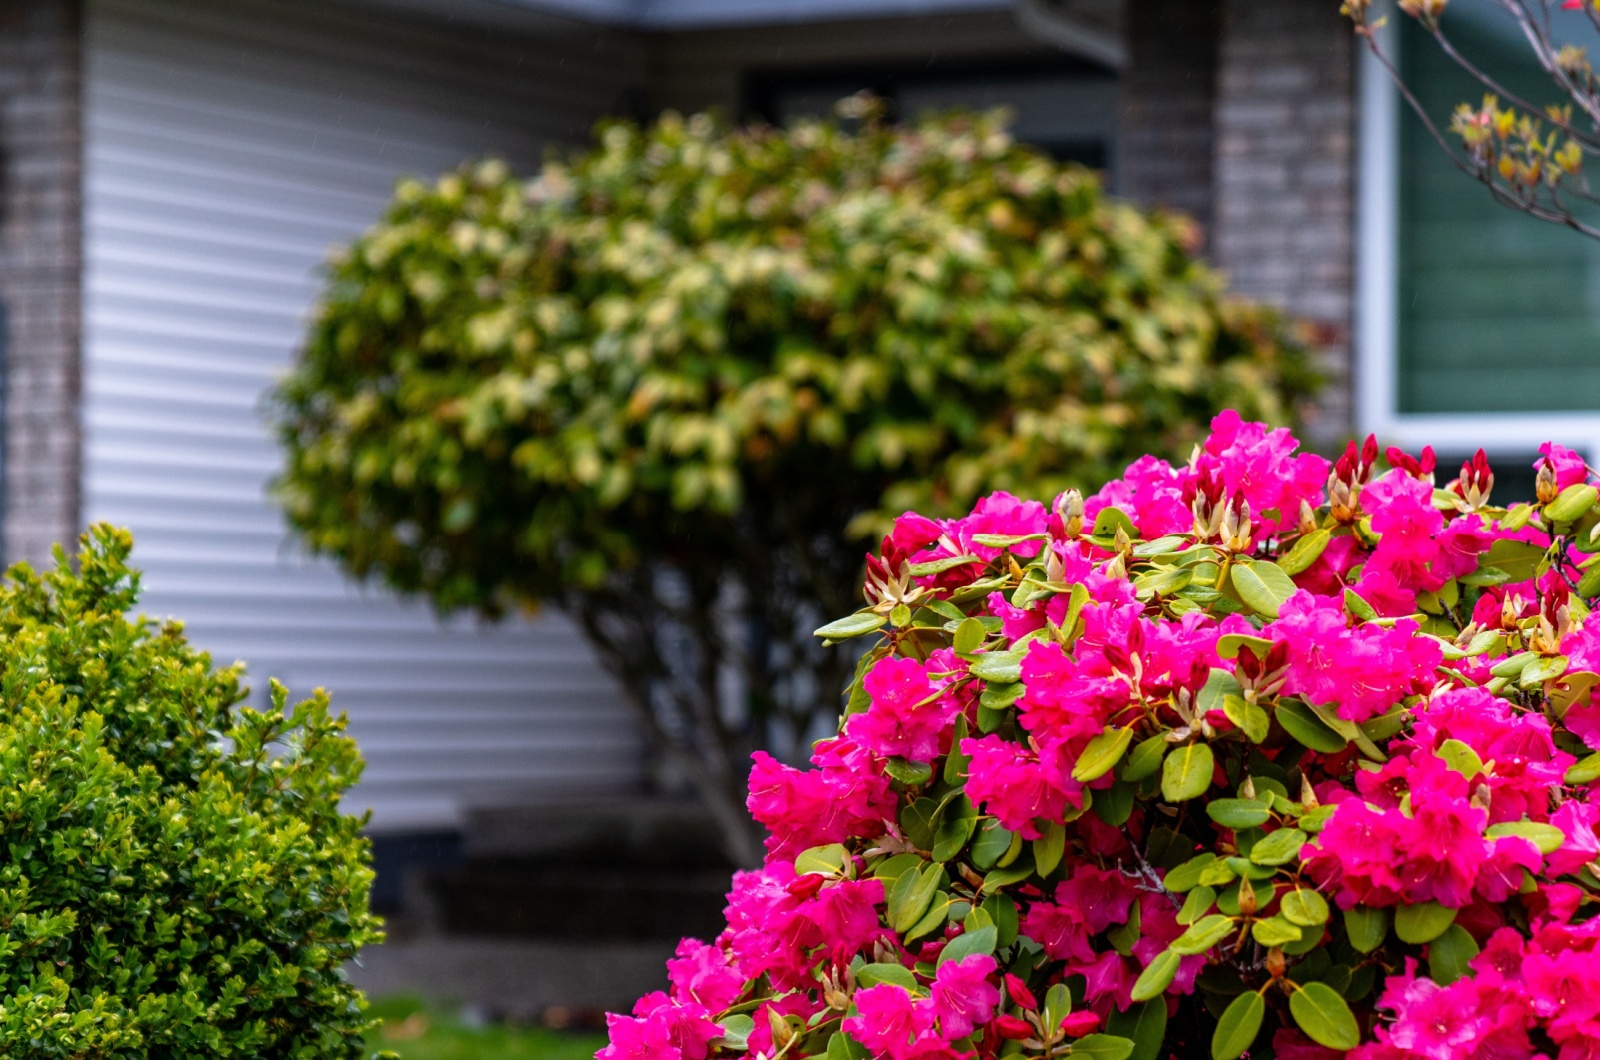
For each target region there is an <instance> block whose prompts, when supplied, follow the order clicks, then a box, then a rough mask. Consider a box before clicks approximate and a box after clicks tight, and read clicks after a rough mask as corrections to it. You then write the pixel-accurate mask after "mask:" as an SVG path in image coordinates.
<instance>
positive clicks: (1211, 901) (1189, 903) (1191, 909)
mask: <svg viewBox="0 0 1600 1060" xmlns="http://www.w3.org/2000/svg"><path fill="white" fill-rule="evenodd" d="M1216 902H1217V892H1216V891H1213V890H1212V889H1211V888H1210V887H1196V888H1194V889H1193V890H1192V891H1190V892H1189V893H1188V895H1186V896H1185V897H1184V900H1183V908H1182V909H1179V910H1178V923H1180V924H1193V923H1194V922H1195V921H1196V920H1199V919H1200V918H1201V917H1202V916H1205V915H1206V914H1207V913H1209V912H1210V911H1211V907H1212V906H1213V905H1215V904H1216Z"/></svg>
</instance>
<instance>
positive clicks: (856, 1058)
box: [828, 1031, 872, 1060]
mask: <svg viewBox="0 0 1600 1060" xmlns="http://www.w3.org/2000/svg"><path fill="white" fill-rule="evenodd" d="M871 1056H872V1050H870V1049H868V1048H867V1047H866V1046H864V1045H862V1044H861V1043H860V1042H858V1041H856V1040H855V1039H854V1038H851V1037H850V1036H849V1035H847V1034H845V1033H844V1032H843V1031H835V1032H834V1035H833V1037H832V1038H829V1039H828V1060H868V1058H869V1057H871Z"/></svg>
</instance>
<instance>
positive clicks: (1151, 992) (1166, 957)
mask: <svg viewBox="0 0 1600 1060" xmlns="http://www.w3.org/2000/svg"><path fill="white" fill-rule="evenodd" d="M1182 959H1183V958H1182V957H1180V956H1179V955H1178V953H1177V952H1176V951H1174V950H1171V949H1165V950H1162V951H1161V952H1160V953H1158V954H1156V959H1155V960H1153V961H1151V962H1150V964H1149V965H1148V966H1147V967H1146V968H1145V970H1144V971H1142V972H1140V973H1139V978H1137V979H1135V980H1134V981H1133V1000H1135V1001H1149V1000H1150V999H1151V998H1153V997H1160V996H1161V994H1162V992H1163V991H1165V990H1166V989H1167V987H1169V986H1171V985H1172V980H1173V977H1175V976H1176V975H1177V974H1178V964H1179V962H1180V961H1182Z"/></svg>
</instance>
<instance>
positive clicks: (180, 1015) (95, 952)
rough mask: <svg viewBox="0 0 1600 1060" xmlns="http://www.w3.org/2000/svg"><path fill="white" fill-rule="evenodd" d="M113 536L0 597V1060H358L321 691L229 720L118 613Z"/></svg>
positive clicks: (348, 750)
mask: <svg viewBox="0 0 1600 1060" xmlns="http://www.w3.org/2000/svg"><path fill="white" fill-rule="evenodd" d="M131 544H132V542H131V538H130V537H129V535H128V534H127V532H126V531H121V530H114V529H111V528H108V527H95V528H94V529H92V530H91V531H90V532H89V534H88V535H86V537H85V541H84V546H83V550H82V551H81V553H80V554H79V556H78V558H77V563H76V567H77V569H76V570H74V569H73V566H72V565H70V564H69V563H68V561H67V558H66V556H65V554H64V553H61V552H60V551H59V550H58V553H57V565H56V567H55V569H53V570H50V571H48V572H46V573H43V574H37V573H35V572H33V571H32V570H30V569H29V568H28V567H26V566H20V565H19V566H17V567H15V568H13V569H12V570H11V572H10V575H9V583H8V584H6V585H5V586H4V587H3V588H0V694H3V696H4V704H3V707H0V711H3V713H0V852H3V853H0V1056H7V1057H28V1058H42V1057H72V1058H90V1057H93V1058H136V1057H137V1058H144V1057H152V1058H154V1057H160V1058H167V1057H184V1058H187V1057H195V1058H199V1057H208V1058H209V1057H242V1058H250V1060H265V1058H277V1057H284V1058H288V1057H296V1058H308V1060H309V1058H312V1057H315V1058H317V1060H323V1058H331V1057H356V1056H360V1055H362V1053H363V1051H364V1048H363V1033H364V1032H365V1031H366V1029H367V1025H368V1020H367V1019H366V1017H365V1016H364V1014H363V1010H364V1008H365V1003H364V1001H363V1000H362V998H361V995H360V994H359V993H358V992H357V991H356V990H355V989H354V988H353V987H352V986H351V985H350V984H349V983H348V982H347V981H346V980H345V976H344V973H343V969H342V965H343V964H344V962H345V961H346V960H348V959H349V958H351V957H352V956H354V955H355V953H356V952H357V951H358V950H359V949H360V947H361V946H362V945H363V944H365V943H367V942H371V941H374V940H375V939H377V938H378V937H379V936H378V932H377V927H378V921H377V920H376V919H375V918H374V917H373V916H372V915H371V914H370V913H369V912H368V908H367V894H368V888H369V885H370V883H371V879H372V872H371V870H370V868H369V867H368V860H369V859H368V851H367V841H366V840H365V839H364V838H362V836H361V834H360V827H361V824H362V822H361V821H360V820H359V819H357V818H354V817H348V816H345V815H343V814H341V813H340V812H339V798H340V795H341V794H342V793H343V792H344V791H345V790H346V789H347V788H349V786H350V785H351V784H352V783H354V782H355V780H356V778H357V776H358V775H359V773H360V770H361V760H360V758H359V756H358V754H357V752H356V748H355V745H354V743H353V742H352V741H351V740H350V739H349V738H347V737H345V736H343V735H342V730H343V728H344V719H343V718H342V717H341V718H336V717H333V716H331V715H330V713H329V709H328V699H327V696H326V694H325V693H322V692H320V691H319V692H318V693H317V694H316V695H315V696H313V697H312V698H311V699H309V700H307V701H306V702H303V703H301V704H299V705H298V706H295V707H294V708H293V709H292V710H286V709H285V693H284V690H283V688H282V687H281V686H279V685H277V684H276V683H274V685H273V694H272V701H273V705H272V707H271V709H268V710H266V711H264V712H257V711H255V710H251V709H249V708H246V707H243V706H241V705H240V700H241V699H242V696H243V693H242V690H241V687H240V684H239V678H240V674H239V671H238V670H237V669H234V668H227V669H216V668H213V666H212V664H211V660H210V658H209V657H208V656H207V655H205V654H204V653H202V652H199V651H196V650H194V649H193V648H191V647H190V646H189V645H188V644H187V642H186V641H185V640H184V638H183V634H182V631H181V628H179V627H177V626H175V625H168V626H165V627H162V628H160V629H156V628H154V627H153V626H152V624H151V623H148V622H146V621H143V620H139V619H130V618H129V617H127V612H128V611H129V610H130V609H131V608H132V607H133V606H134V604H135V602H136V600H137V596H138V576H137V574H136V573H134V572H133V571H130V570H129V569H128V567H127V562H126V561H127V557H128V552H129V549H130V547H131Z"/></svg>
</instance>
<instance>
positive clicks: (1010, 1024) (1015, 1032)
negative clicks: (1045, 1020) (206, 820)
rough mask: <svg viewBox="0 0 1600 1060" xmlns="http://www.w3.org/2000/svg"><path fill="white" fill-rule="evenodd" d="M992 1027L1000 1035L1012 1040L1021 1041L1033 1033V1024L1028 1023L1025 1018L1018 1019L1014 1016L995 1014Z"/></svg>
mask: <svg viewBox="0 0 1600 1060" xmlns="http://www.w3.org/2000/svg"><path fill="white" fill-rule="evenodd" d="M994 1029H995V1030H996V1031H998V1032H999V1034H1000V1037H1002V1038H1009V1039H1011V1040H1012V1041H1021V1040H1022V1039H1024V1038H1028V1037H1032V1035H1033V1025H1032V1024H1030V1023H1028V1021H1027V1020H1020V1019H1018V1018H1017V1017H1015V1016H1003V1015H1002V1016H996V1017H995V1018H994Z"/></svg>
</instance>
